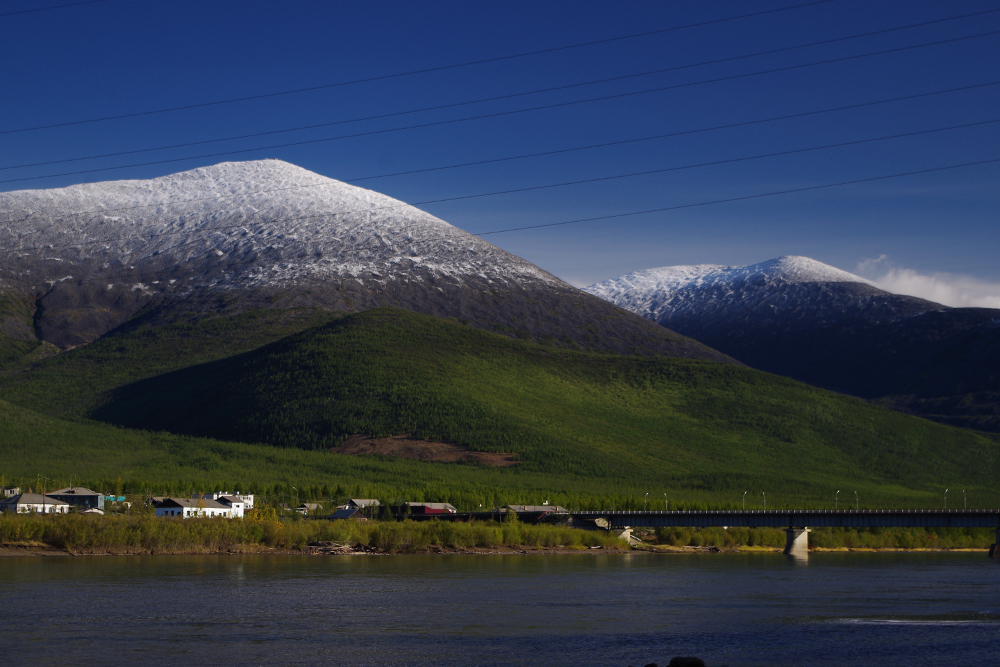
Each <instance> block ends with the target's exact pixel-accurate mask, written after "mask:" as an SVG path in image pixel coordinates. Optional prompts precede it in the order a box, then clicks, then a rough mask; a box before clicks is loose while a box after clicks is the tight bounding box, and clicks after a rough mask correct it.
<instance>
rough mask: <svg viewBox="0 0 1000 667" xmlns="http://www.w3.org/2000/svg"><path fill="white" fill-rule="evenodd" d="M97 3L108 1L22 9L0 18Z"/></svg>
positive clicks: (89, 1) (99, 0)
mask: <svg viewBox="0 0 1000 667" xmlns="http://www.w3.org/2000/svg"><path fill="white" fill-rule="evenodd" d="M98 2H108V0H86V1H85V2H71V3H69V4H68V5H52V6H51V7H38V8H36V9H22V10H20V11H16V12H7V13H5V14H0V18H4V17H5V16H17V15H18V14H31V13H34V12H47V11H48V10H50V9H65V8H66V7H79V6H80V5H96V4H97V3H98Z"/></svg>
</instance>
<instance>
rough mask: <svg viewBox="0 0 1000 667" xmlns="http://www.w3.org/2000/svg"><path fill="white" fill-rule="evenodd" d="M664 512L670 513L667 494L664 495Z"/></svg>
mask: <svg viewBox="0 0 1000 667" xmlns="http://www.w3.org/2000/svg"><path fill="white" fill-rule="evenodd" d="M663 511H664V512H669V511H670V505H669V504H668V502H667V494H665V493H664V494H663Z"/></svg>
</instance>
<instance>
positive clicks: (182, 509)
mask: <svg viewBox="0 0 1000 667" xmlns="http://www.w3.org/2000/svg"><path fill="white" fill-rule="evenodd" d="M206 495H207V494H206ZM245 509H246V504H245V503H244V502H243V501H242V500H240V499H239V498H233V497H230V496H219V498H218V500H213V499H211V498H164V499H163V500H162V501H160V502H159V503H158V504H157V505H156V516H176V517H181V518H184V519H187V518H190V517H209V518H211V517H217V516H221V517H226V518H229V519H242V518H243V512H244V510H245Z"/></svg>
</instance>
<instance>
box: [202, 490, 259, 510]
mask: <svg viewBox="0 0 1000 667" xmlns="http://www.w3.org/2000/svg"><path fill="white" fill-rule="evenodd" d="M223 496H225V497H227V498H236V499H237V500H239V501H240V502H242V503H243V507H244V508H246V509H248V510H252V509H253V494H252V493H230V492H229V491H214V492H212V493H202V494H200V495H199V494H197V493H196V494H194V497H195V498H203V499H205V500H218V499H219V498H222V497H223Z"/></svg>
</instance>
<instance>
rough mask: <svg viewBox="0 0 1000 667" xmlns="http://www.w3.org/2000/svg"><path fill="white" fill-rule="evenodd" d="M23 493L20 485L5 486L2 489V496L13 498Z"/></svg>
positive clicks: (0, 494) (0, 490)
mask: <svg viewBox="0 0 1000 667" xmlns="http://www.w3.org/2000/svg"><path fill="white" fill-rule="evenodd" d="M20 493H21V487H19V486H5V487H3V488H2V489H0V496H2V497H3V498H11V497H13V496H16V495H18V494H20Z"/></svg>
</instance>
